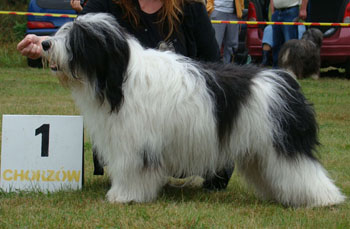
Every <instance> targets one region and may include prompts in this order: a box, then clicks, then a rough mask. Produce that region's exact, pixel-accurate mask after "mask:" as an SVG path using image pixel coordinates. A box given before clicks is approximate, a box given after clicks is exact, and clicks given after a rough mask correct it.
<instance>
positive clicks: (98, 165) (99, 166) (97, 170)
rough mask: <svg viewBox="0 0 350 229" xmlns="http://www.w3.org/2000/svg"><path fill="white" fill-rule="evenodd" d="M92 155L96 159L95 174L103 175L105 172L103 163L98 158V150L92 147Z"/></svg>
mask: <svg viewBox="0 0 350 229" xmlns="http://www.w3.org/2000/svg"><path fill="white" fill-rule="evenodd" d="M92 156H93V160H94V175H103V174H104V170H103V165H102V164H101V162H100V161H99V160H98V157H97V152H96V149H95V148H93V149H92Z"/></svg>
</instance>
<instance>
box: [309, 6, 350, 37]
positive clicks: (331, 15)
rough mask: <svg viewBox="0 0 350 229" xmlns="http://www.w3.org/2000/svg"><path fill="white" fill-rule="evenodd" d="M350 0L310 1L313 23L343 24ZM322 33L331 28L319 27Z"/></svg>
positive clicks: (310, 18) (310, 16)
mask: <svg viewBox="0 0 350 229" xmlns="http://www.w3.org/2000/svg"><path fill="white" fill-rule="evenodd" d="M347 2H349V0H337V1H329V0H309V3H310V9H309V10H310V11H309V13H310V15H309V21H311V22H342V20H343V17H344V11H345V6H346V3H347ZM317 28H318V29H320V30H321V31H322V32H325V31H326V30H328V29H329V27H325V26H323V27H317Z"/></svg>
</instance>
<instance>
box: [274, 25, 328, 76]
mask: <svg viewBox="0 0 350 229" xmlns="http://www.w3.org/2000/svg"><path fill="white" fill-rule="evenodd" d="M322 40H323V34H322V32H321V31H320V30H319V29H314V28H311V29H308V30H306V31H305V32H304V34H303V36H302V38H301V39H300V40H297V39H292V40H289V41H287V42H286V43H284V44H283V46H282V48H281V50H280V52H279V54H278V66H279V67H281V68H283V69H286V70H288V71H290V72H291V73H292V75H293V76H295V77H296V78H298V79H302V78H307V77H311V78H313V79H318V78H319V75H320V66H321V57H320V50H321V46H322Z"/></svg>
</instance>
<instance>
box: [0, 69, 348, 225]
mask: <svg viewBox="0 0 350 229" xmlns="http://www.w3.org/2000/svg"><path fill="white" fill-rule="evenodd" d="M300 82H301V85H302V86H303V90H304V92H305V94H306V96H307V98H308V99H309V100H310V101H312V102H313V103H314V105H315V109H316V113H317V119H318V122H319V125H320V141H321V143H322V146H321V147H319V149H318V150H319V154H320V157H321V161H322V163H323V164H324V166H325V167H326V169H327V170H328V171H329V173H330V175H331V176H332V178H333V179H335V181H336V184H337V185H338V186H339V187H340V188H341V189H342V190H343V192H344V193H345V195H347V196H350V166H349V165H350V138H349V133H350V81H348V80H343V79H330V78H322V79H321V80H319V81H312V80H302V81H300ZM2 114H55V115H56V114H59V115H71V114H73V115H74V114H78V111H77V109H76V108H75V106H74V103H73V101H72V100H71V98H70V92H69V91H68V90H66V89H64V88H62V87H61V86H60V85H59V84H58V82H57V80H56V79H55V78H54V77H52V76H51V75H50V73H49V71H48V70H36V69H29V68H16V69H15V68H0V115H2ZM1 125H2V123H1V121H0V127H1ZM91 158H92V153H91V144H90V143H89V140H88V139H86V140H85V186H84V188H83V190H80V191H61V192H57V193H49V194H43V193H34V192H20V193H4V192H0V228H111V227H113V228H114V227H115V228H242V227H244V228H246V227H247V228H349V227H350V202H349V200H347V201H346V202H345V203H344V204H342V205H340V206H334V207H323V208H312V209H305V208H299V209H293V208H285V207H283V206H281V205H279V204H276V203H269V202H265V201H261V200H259V199H258V198H256V197H255V195H254V194H253V192H252V190H251V189H250V188H248V187H246V186H245V185H244V183H243V181H242V180H241V179H240V178H239V177H238V176H237V174H236V173H235V174H234V176H233V178H232V180H231V181H230V184H229V186H228V188H227V190H225V191H220V192H207V191H204V190H202V189H201V188H199V187H185V188H174V187H166V188H165V189H164V190H163V191H161V193H160V195H159V198H158V199H157V200H156V201H155V202H152V203H146V204H110V203H108V202H107V201H106V200H105V194H106V192H107V190H108V188H109V181H108V178H107V177H106V176H102V177H101V176H93V175H92V169H93V168H92V160H91Z"/></svg>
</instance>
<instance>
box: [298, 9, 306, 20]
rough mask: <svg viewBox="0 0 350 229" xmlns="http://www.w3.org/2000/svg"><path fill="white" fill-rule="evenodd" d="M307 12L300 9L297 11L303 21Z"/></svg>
mask: <svg viewBox="0 0 350 229" xmlns="http://www.w3.org/2000/svg"><path fill="white" fill-rule="evenodd" d="M306 16H307V12H306V9H300V11H299V18H300V19H301V20H303V21H305V20H306Z"/></svg>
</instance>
